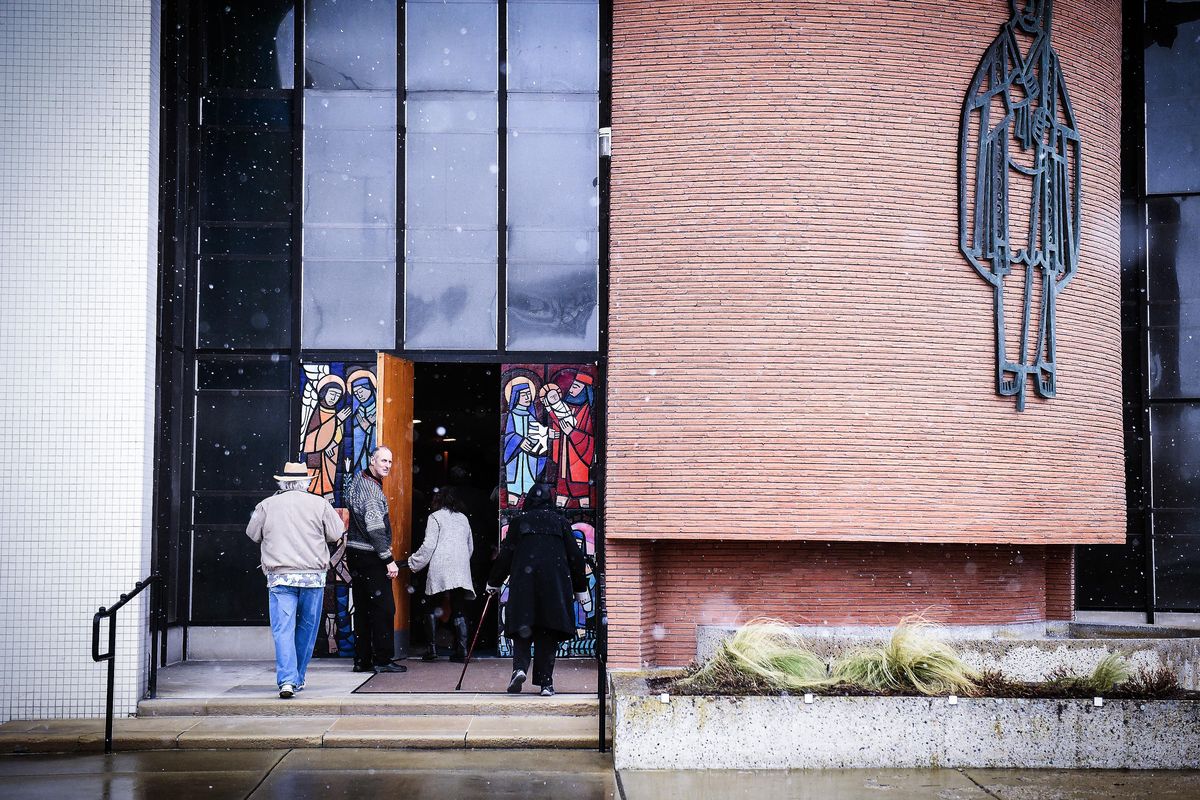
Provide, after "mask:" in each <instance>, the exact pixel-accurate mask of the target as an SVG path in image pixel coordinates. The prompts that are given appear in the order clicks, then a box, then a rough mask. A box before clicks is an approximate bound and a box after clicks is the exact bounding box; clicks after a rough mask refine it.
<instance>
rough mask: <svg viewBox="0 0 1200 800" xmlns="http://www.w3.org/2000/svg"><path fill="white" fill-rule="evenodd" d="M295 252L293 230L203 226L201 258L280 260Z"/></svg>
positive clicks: (216, 225)
mask: <svg viewBox="0 0 1200 800" xmlns="http://www.w3.org/2000/svg"><path fill="white" fill-rule="evenodd" d="M291 252H292V229H291V226H286V227H285V226H282V225H272V226H270V227H267V226H247V225H220V224H205V225H201V226H200V255H202V256H204V255H225V256H228V255H233V256H279V257H281V258H287V257H289V256H290V255H291Z"/></svg>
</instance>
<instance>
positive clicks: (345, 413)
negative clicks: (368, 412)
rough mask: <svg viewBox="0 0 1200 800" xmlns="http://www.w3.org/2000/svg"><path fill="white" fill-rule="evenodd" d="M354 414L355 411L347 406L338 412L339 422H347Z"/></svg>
mask: <svg viewBox="0 0 1200 800" xmlns="http://www.w3.org/2000/svg"><path fill="white" fill-rule="evenodd" d="M353 412H354V409H352V408H350V406H346V407H345V408H343V409H341V410H340V411H338V412H337V418H338V422H345V421H346V418H347V417H349V416H350V415H351V414H352V413H353Z"/></svg>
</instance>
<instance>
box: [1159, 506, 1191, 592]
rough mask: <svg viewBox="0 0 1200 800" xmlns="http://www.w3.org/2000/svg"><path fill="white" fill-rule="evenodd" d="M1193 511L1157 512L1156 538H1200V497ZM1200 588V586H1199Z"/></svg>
mask: <svg viewBox="0 0 1200 800" xmlns="http://www.w3.org/2000/svg"><path fill="white" fill-rule="evenodd" d="M1194 506H1195V510H1193V511H1155V512H1154V535H1155V536H1200V497H1197V498H1194ZM1198 587H1200V584H1198Z"/></svg>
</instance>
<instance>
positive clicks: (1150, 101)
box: [1146, 2, 1200, 194]
mask: <svg viewBox="0 0 1200 800" xmlns="http://www.w3.org/2000/svg"><path fill="white" fill-rule="evenodd" d="M1146 34H1147V43H1146V186H1147V189H1148V191H1149V192H1150V193H1151V194H1174V193H1178V192H1195V191H1200V89H1198V88H1197V87H1200V12H1198V11H1197V10H1196V4H1195V3H1179V2H1174V3H1172V2H1165V3H1164V2H1160V3H1147V4H1146Z"/></svg>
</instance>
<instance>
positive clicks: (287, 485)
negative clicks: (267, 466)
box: [275, 478, 312, 492]
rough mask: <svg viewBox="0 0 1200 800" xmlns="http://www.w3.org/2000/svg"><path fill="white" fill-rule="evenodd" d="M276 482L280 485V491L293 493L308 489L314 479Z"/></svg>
mask: <svg viewBox="0 0 1200 800" xmlns="http://www.w3.org/2000/svg"><path fill="white" fill-rule="evenodd" d="M275 482H276V483H278V484H279V491H281V492H291V491H295V490H297V489H307V488H308V485H309V484H310V483H312V478H299V479H297V480H291V481H275Z"/></svg>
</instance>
